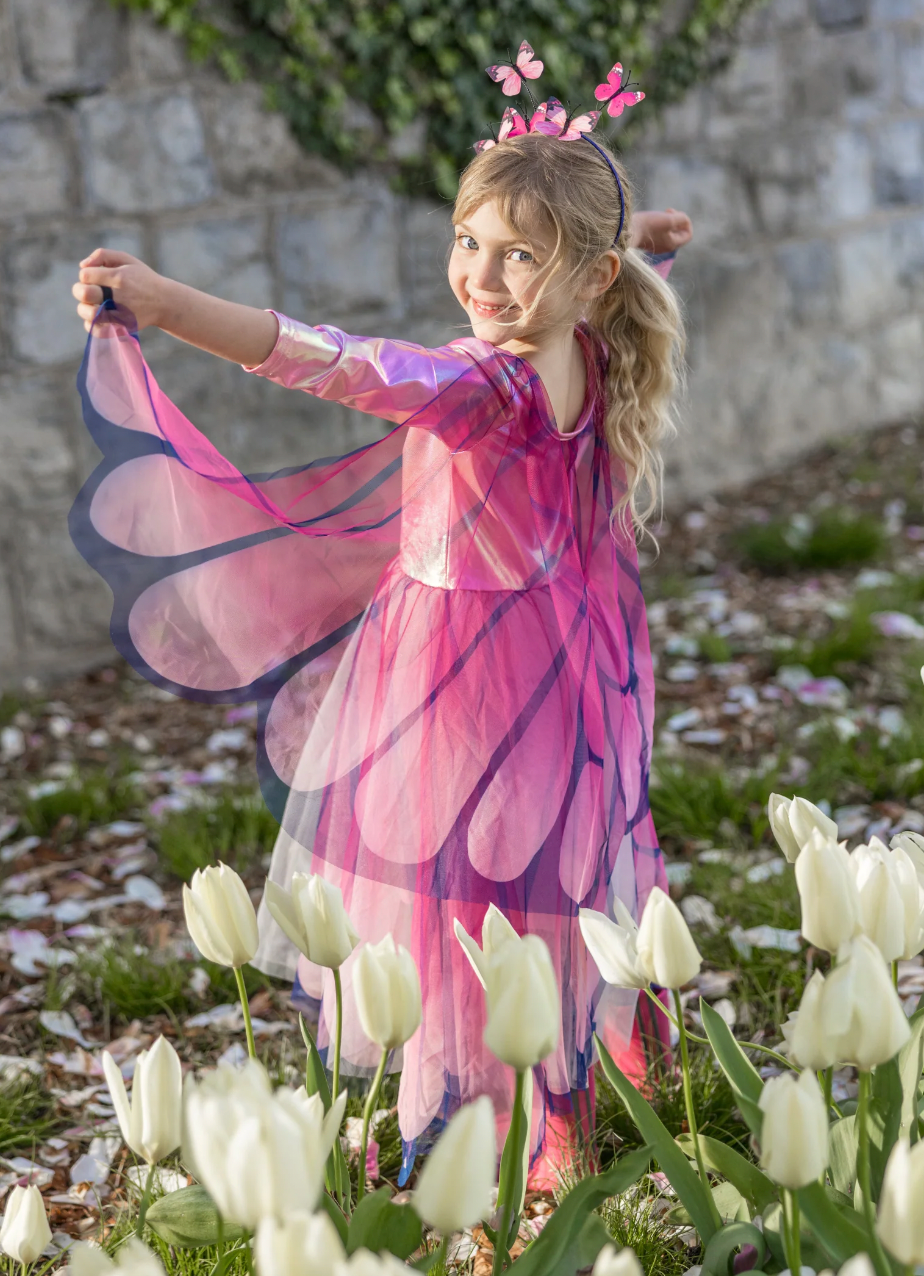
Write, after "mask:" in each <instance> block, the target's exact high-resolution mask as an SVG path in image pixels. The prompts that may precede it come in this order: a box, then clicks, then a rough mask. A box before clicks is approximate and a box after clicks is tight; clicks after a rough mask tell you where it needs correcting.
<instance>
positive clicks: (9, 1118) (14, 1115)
mask: <svg viewBox="0 0 924 1276" xmlns="http://www.w3.org/2000/svg"><path fill="white" fill-rule="evenodd" d="M60 1128H61V1121H60V1120H59V1119H58V1118H57V1117H56V1116H55V1107H54V1100H53V1099H52V1098H51V1096H50V1095H49V1094H48V1093H47V1092H46V1090H45V1089H44V1087H43V1085H42V1082H41V1079H40V1078H39V1077H32V1076H26V1077H20V1078H18V1079H16V1080H15V1081H10V1082H7V1083H5V1084H0V1156H29V1157H31V1156H32V1154H33V1153H34V1152H35V1150H36V1148H37V1147H38V1145H39V1144H40V1143H44V1141H45V1140H46V1139H48V1138H50V1137H51V1136H52V1135H53V1134H55V1133H56V1132H57V1131H58V1130H59V1129H60Z"/></svg>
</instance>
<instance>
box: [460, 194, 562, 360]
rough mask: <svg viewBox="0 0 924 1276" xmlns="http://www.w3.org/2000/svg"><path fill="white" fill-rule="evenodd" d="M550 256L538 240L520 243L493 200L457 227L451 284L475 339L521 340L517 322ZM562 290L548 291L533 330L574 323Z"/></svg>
mask: <svg viewBox="0 0 924 1276" xmlns="http://www.w3.org/2000/svg"><path fill="white" fill-rule="evenodd" d="M551 253H552V245H551V244H549V243H547V242H545V239H544V238H543V237H542V236H534V237H533V238H532V239H531V240H530V241H527V240H525V239H522V238H520V237H519V236H518V235H517V233H516V231H514V230H513V229H512V228H511V227H510V226H508V225H507V223H506V222H505V221H504V220H503V218H502V217H501V215H500V213H499V212H498V211H497V206H496V204H494V202H493V201H491V202H488V203H486V204H482V205H481V207H480V208H478V209H476V210H475V212H473V213H470V214H469V216H468V217H467V218H466V219H465V220H464V221H460V222H458V223H456V226H455V243H454V245H453V249H452V255H451V257H450V259H449V283H450V286H451V288H452V291H453V292H454V293H455V295H456V300H457V301H458V303H459V305H460V306H461V307H462V309H463V310H464V311H465V313H466V314H467V315H468V318H469V322H470V323H471V325H472V330H473V332H474V334H475V336H476V337H480V338H481V339H482V340H483V341H489V342H490V343H491V344H492V345H495V346H499V345H505V344H508V343H509V342H511V341H516V340H517V338H518V337H521V336H523V335H525V334H524V333H523V331H522V328H521V327H520V326H519V323H518V321H519V320H521V319H522V318H523V315H524V313H525V311H526V310H527V309H528V308H529V306H530V304H531V302H532V301H533V300H534V299H535V296H536V294H537V292H538V291H539V289H540V287H541V283H542V267H543V266H544V265H545V264H546V263H547V262H548V260H549V258H550V256H551ZM562 291H563V290H562V289H560V288H559V289H557V288H554V287H553V288H550V289H549V290H548V292H547V293H546V295H544V296H543V298H542V300H541V302H540V305H539V307H538V310H537V312H536V314H535V316H534V319H533V324H531V327H534V326H538V327H540V328H541V329H543V330H545V331H548V330H550V329H552V328H556V327H565V326H568V327H570V326H572V325H573V324H574V321H575V319H576V317H577V314H576V308H575V299H574V298H573V297H563V296H562Z"/></svg>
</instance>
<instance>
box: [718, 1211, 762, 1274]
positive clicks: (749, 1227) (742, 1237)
mask: <svg viewBox="0 0 924 1276" xmlns="http://www.w3.org/2000/svg"><path fill="white" fill-rule="evenodd" d="M745 1245H753V1247H754V1248H755V1249H756V1250H757V1262H756V1263H755V1264H754V1266H755V1267H756V1268H758V1269H759V1268H761V1267H763V1265H764V1259H765V1258H766V1257H767V1242H766V1241H765V1240H764V1237H763V1235H762V1233H761V1231H760V1228H759V1227H755V1226H754V1225H753V1223H730V1224H729V1225H728V1227H723V1228H722V1229H721V1231H718V1232H716V1234H715V1236H713V1238H712V1240H711V1241H710V1242H709V1244H708V1245H707V1246H706V1251H705V1253H704V1254H703V1257H702V1268H703V1276H729V1272H730V1271H731V1260H732V1258H733V1257H734V1255H735V1254H737V1253H738V1251H739V1250H740V1249H743V1248H744V1246H745Z"/></svg>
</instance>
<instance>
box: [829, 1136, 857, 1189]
mask: <svg viewBox="0 0 924 1276" xmlns="http://www.w3.org/2000/svg"><path fill="white" fill-rule="evenodd" d="M829 1156H830V1170H831V1182H832V1183H833V1184H834V1186H835V1187H836V1188H837V1190H838V1191H839V1192H843V1193H844V1194H845V1196H847V1197H849V1196H850V1195H851V1193H852V1192H853V1189H854V1185H855V1184H856V1181H857V1118H856V1116H848V1117H842V1118H841V1120H840V1121H835V1122H834V1124H833V1125H832V1126H831V1136H830V1142H829Z"/></svg>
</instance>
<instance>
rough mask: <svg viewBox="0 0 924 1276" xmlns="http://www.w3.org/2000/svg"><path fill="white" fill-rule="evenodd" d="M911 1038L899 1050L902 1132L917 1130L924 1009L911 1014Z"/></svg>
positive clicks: (923, 1056)
mask: <svg viewBox="0 0 924 1276" xmlns="http://www.w3.org/2000/svg"><path fill="white" fill-rule="evenodd" d="M910 1024H911V1039H910V1040H909V1041H906V1042H905V1044H904V1046H902V1048H901V1050H900V1051H899V1052H898V1071H899V1074H900V1076H901V1083H902V1125H901V1133H902V1134H903V1135H908V1133H909V1132H911V1131H912V1129H914V1131H915V1133H916V1132H917V1131H916V1125H917V1123H916V1120H915V1117H916V1114H917V1105H918V1091H919V1088H920V1085H921V1074H922V1073H924V1010H916V1011H915V1012H914V1014H913V1015H912V1016H911V1020H910Z"/></svg>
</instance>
